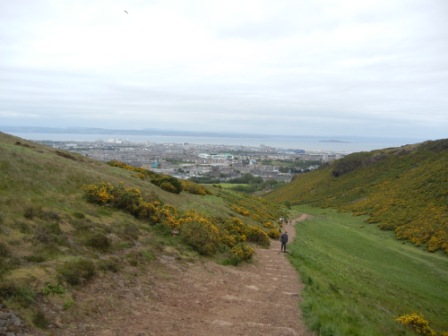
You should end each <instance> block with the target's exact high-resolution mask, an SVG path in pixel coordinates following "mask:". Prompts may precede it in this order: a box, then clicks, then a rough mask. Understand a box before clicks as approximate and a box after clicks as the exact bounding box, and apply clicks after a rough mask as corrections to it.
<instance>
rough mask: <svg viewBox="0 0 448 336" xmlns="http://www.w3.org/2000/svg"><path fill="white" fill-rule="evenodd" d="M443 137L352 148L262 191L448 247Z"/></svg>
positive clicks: (447, 144)
mask: <svg viewBox="0 0 448 336" xmlns="http://www.w3.org/2000/svg"><path fill="white" fill-rule="evenodd" d="M447 167H448V139H443V140H438V141H428V142H424V143H421V144H415V145H407V146H402V147H400V148H388V149H382V150H375V151H372V152H360V153H354V154H351V155H348V156H346V157H344V158H343V159H340V160H337V161H335V162H333V163H331V164H328V165H327V166H325V167H323V168H322V169H319V170H317V171H314V172H312V173H308V174H302V175H298V176H297V177H296V178H295V179H294V180H293V181H292V182H291V183H290V184H288V185H286V186H284V187H282V188H280V189H278V190H275V191H273V192H271V193H270V194H268V195H266V196H265V197H266V199H268V200H275V201H279V202H286V204H309V205H313V206H317V207H332V208H337V209H340V210H343V211H350V212H352V213H353V214H355V215H368V216H369V217H368V220H367V221H368V222H369V223H376V224H377V225H378V226H379V227H380V228H381V229H384V230H394V231H395V234H396V237H397V238H398V239H405V240H409V241H411V242H412V243H414V244H416V245H418V246H420V245H424V246H425V247H426V248H427V250H428V251H431V252H434V251H437V250H443V251H445V252H448V169H447Z"/></svg>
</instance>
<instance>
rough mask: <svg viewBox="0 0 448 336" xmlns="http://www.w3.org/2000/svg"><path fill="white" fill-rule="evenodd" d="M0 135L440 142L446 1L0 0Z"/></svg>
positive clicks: (446, 63)
mask: <svg viewBox="0 0 448 336" xmlns="http://www.w3.org/2000/svg"><path fill="white" fill-rule="evenodd" d="M125 11H127V12H128V14H127V13H126V12H125ZM1 125H7V126H20V125H27V126H55V127H60V126H63V127H67V126H80V127H102V128H117V129H143V128H161V129H175V130H190V131H197V130H207V131H219V132H223V131H232V132H240V133H258V134H284V135H368V136H371V135H372V136H387V137H390V136H397V137H401V136H406V137H409V136H412V137H418V138H423V139H440V138H447V137H448V136H447V135H448V1H447V0H362V1H361V0H352V1H351V0H350V1H349V0H291V1H282V0H272V1H271V0H267V1H262V0H253V1H250V0H223V1H211V0H207V1H199V0H188V1H187V0H185V1H180V0H179V1H176V0H172V1H171V0H160V1H158V0H153V1H150V0H129V1H116V0H103V1H96V0H85V1H84V0H76V1H74V0H73V1H68V0H67V1H64V0H60V1H57V0H48V1H47V0H14V1H9V0H0V126H1Z"/></svg>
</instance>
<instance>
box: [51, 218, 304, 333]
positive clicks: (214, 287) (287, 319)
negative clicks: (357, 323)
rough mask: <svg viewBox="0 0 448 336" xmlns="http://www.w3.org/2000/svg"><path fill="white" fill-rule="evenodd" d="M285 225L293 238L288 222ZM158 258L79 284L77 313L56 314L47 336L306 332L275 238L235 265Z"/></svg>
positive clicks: (294, 281) (291, 275)
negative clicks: (155, 264) (148, 270)
mask: <svg viewBox="0 0 448 336" xmlns="http://www.w3.org/2000/svg"><path fill="white" fill-rule="evenodd" d="M301 219H305V217H301V218H298V219H297V220H301ZM285 229H286V230H287V231H288V233H289V237H290V241H291V240H292V239H293V238H294V236H295V230H294V227H293V226H292V225H288V226H286V227H285ZM159 262H161V263H162V264H164V268H163V269H164V271H163V272H160V271H159V272H158V274H154V275H151V274H149V275H148V274H135V276H133V277H129V276H128V277H123V276H121V275H119V274H117V275H115V279H114V281H95V282H93V283H91V284H88V285H87V286H85V288H82V289H81V290H80V292H79V294H78V295H77V297H76V302H77V305H78V306H79V307H82V309H79V312H80V313H79V314H78V315H77V316H76V318H73V314H71V315H70V316H69V315H67V317H64V314H63V312H61V315H60V320H59V321H58V323H57V325H56V326H52V328H51V335H65V336H72V335H77V336H79V335H92V336H93V335H95V336H115V335H116V336H118V335H135V336H145V335H146V336H149V335H151V336H152V335H163V336H169V335H173V336H174V335H175V336H184V335H185V336H187V335H188V336H189V335H192V336H193V335H194V336H209V335H216V336H220V335H226V336H228V335H245V336H251V335H254V336H255V335H257V336H258V335H272V336H287V335H288V336H289V335H297V336H300V335H312V334H311V333H309V332H307V331H306V328H305V326H304V324H303V322H302V320H301V318H300V310H299V303H300V299H301V297H300V290H301V288H302V285H301V283H300V280H299V278H298V275H297V273H296V271H295V270H294V269H293V267H292V266H291V265H290V263H289V262H288V260H287V258H286V255H285V253H282V252H281V251H280V242H279V241H272V242H271V246H270V248H269V249H261V248H260V249H257V250H256V256H255V258H254V261H253V262H252V263H250V264H246V265H243V266H238V267H232V266H221V265H217V264H215V263H212V262H205V261H204V262H194V263H186V262H183V263H179V262H178V261H177V260H176V258H175V257H174V256H169V255H165V256H164V257H161V259H160V260H159Z"/></svg>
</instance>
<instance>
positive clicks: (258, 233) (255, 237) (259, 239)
mask: <svg viewBox="0 0 448 336" xmlns="http://www.w3.org/2000/svg"><path fill="white" fill-rule="evenodd" d="M247 240H248V241H251V242H254V243H257V244H260V245H262V246H269V236H268V234H267V233H266V232H265V231H264V230H262V229H260V228H259V227H257V226H249V227H248V230H247Z"/></svg>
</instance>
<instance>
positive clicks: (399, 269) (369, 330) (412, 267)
mask: <svg viewBox="0 0 448 336" xmlns="http://www.w3.org/2000/svg"><path fill="white" fill-rule="evenodd" d="M293 211H294V212H297V213H308V214H311V215H313V218H312V219H309V220H306V221H304V222H301V223H298V224H297V226H296V230H297V236H296V239H295V241H294V242H293V243H292V244H291V246H290V260H291V261H292V263H293V264H294V266H295V267H296V268H297V270H298V272H299V273H300V275H301V278H302V281H303V282H304V284H305V290H304V301H303V303H302V309H303V312H304V316H305V319H306V322H307V324H308V325H309V327H310V328H311V329H312V330H315V331H317V332H319V335H363V336H364V335H372V336H373V335H375V336H376V335H378V336H379V335H408V334H409V335H413V333H411V332H408V331H407V330H406V329H404V328H403V327H402V326H401V325H399V324H398V323H397V322H395V321H394V320H395V319H396V318H397V317H399V316H401V315H403V314H410V313H412V312H419V313H421V314H423V315H424V316H425V318H426V319H427V320H428V321H429V322H430V324H431V326H432V327H433V328H434V329H435V330H437V331H439V332H442V331H443V330H445V331H446V330H448V320H447V318H446V317H447V316H448V305H447V302H448V260H447V258H446V257H445V256H444V255H442V254H440V253H434V254H429V253H427V252H425V251H424V250H422V249H416V248H415V247H414V246H412V245H411V244H407V243H403V242H400V241H397V240H396V239H394V237H393V235H392V234H391V233H389V232H385V231H380V230H378V229H377V228H376V227H375V226H372V225H369V224H365V223H364V222H363V218H362V217H352V216H350V215H347V214H342V213H338V212H336V211H334V210H331V209H324V210H322V209H318V208H312V207H308V206H300V207H294V209H293Z"/></svg>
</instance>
